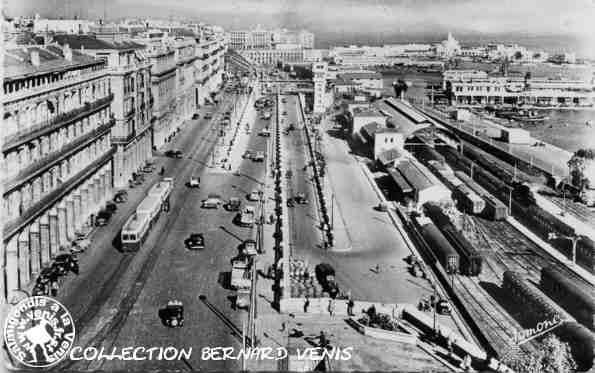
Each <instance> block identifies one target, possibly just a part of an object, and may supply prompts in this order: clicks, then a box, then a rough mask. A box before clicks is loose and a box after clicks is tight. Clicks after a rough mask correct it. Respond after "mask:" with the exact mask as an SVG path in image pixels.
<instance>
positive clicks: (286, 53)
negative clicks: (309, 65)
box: [239, 48, 304, 65]
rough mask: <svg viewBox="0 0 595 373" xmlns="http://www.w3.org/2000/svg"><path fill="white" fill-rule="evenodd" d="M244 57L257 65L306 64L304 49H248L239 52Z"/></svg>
mask: <svg viewBox="0 0 595 373" xmlns="http://www.w3.org/2000/svg"><path fill="white" fill-rule="evenodd" d="M239 53H240V55H242V57H244V58H246V59H247V60H249V61H251V62H252V63H254V64H256V65H276V64H277V62H282V63H284V64H294V63H304V49H302V48H296V49H247V50H241V51H239Z"/></svg>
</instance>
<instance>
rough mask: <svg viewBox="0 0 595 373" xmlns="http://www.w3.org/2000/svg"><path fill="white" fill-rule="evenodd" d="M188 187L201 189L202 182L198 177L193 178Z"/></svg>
mask: <svg viewBox="0 0 595 373" xmlns="http://www.w3.org/2000/svg"><path fill="white" fill-rule="evenodd" d="M188 186H189V187H190V188H199V187H200V181H199V180H198V178H197V177H191V178H190V181H188Z"/></svg>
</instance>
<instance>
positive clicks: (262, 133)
mask: <svg viewBox="0 0 595 373" xmlns="http://www.w3.org/2000/svg"><path fill="white" fill-rule="evenodd" d="M259 135H260V136H263V137H271V131H270V130H269V128H268V127H266V128H265V129H263V130H262V131H260V133H259Z"/></svg>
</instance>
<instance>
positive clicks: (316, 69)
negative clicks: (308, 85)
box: [312, 62, 328, 114]
mask: <svg viewBox="0 0 595 373" xmlns="http://www.w3.org/2000/svg"><path fill="white" fill-rule="evenodd" d="M327 70H328V65H327V63H326V62H317V63H315V64H314V65H313V66H312V72H313V73H314V77H313V78H312V79H313V80H314V113H315V114H322V113H324V110H325V109H326V108H325V105H324V101H325V100H324V96H325V91H326V73H327Z"/></svg>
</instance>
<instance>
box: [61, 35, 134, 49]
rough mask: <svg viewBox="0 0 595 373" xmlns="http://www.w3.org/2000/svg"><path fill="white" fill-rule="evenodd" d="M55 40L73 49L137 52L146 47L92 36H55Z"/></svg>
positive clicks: (130, 42) (131, 42)
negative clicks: (136, 50)
mask: <svg viewBox="0 0 595 373" xmlns="http://www.w3.org/2000/svg"><path fill="white" fill-rule="evenodd" d="M54 40H55V41H56V42H58V43H59V44H61V45H65V44H68V45H69V46H70V48H72V49H81V48H84V49H91V50H96V49H101V50H105V49H107V50H110V49H113V50H122V51H124V50H135V49H144V48H145V46H144V45H142V44H139V43H136V42H133V41H121V42H119V41H106V40H102V39H97V38H96V37H95V36H92V35H55V36H54Z"/></svg>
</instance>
